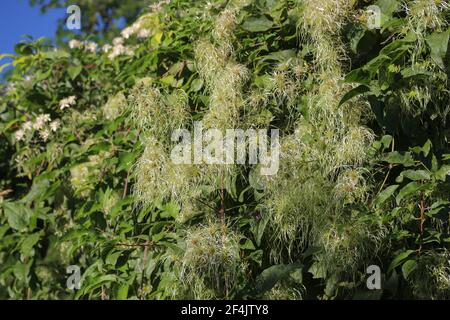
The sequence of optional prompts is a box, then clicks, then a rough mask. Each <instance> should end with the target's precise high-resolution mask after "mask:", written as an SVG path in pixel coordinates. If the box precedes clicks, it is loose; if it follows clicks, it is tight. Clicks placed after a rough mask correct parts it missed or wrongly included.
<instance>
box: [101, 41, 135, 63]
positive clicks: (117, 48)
mask: <svg viewBox="0 0 450 320" xmlns="http://www.w3.org/2000/svg"><path fill="white" fill-rule="evenodd" d="M102 50H103V52H105V53H109V55H108V58H109V59H110V60H114V59H115V58H116V57H118V56H122V55H127V56H130V57H132V56H133V55H134V50H133V49H132V48H131V47H127V46H125V45H124V38H122V37H117V38H114V40H113V45H112V46H111V45H109V44H106V45H104V46H103V48H102Z"/></svg>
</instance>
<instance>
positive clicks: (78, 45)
mask: <svg viewBox="0 0 450 320" xmlns="http://www.w3.org/2000/svg"><path fill="white" fill-rule="evenodd" d="M82 45H83V43H82V42H81V41H78V40H75V39H74V40H70V41H69V48H70V49H76V48H81V46H82Z"/></svg>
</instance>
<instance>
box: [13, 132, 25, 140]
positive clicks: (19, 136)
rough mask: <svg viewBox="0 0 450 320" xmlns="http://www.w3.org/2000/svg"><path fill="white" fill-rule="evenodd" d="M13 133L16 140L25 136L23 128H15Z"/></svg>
mask: <svg viewBox="0 0 450 320" xmlns="http://www.w3.org/2000/svg"><path fill="white" fill-rule="evenodd" d="M14 135H15V137H16V140H17V141H22V140H23V138H24V137H25V132H24V131H23V130H17V131H16V133H15V134H14Z"/></svg>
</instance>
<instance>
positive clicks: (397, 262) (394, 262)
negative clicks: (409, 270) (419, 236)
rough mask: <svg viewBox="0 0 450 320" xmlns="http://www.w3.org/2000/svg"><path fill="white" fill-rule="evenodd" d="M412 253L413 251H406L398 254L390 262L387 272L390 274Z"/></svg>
mask: <svg viewBox="0 0 450 320" xmlns="http://www.w3.org/2000/svg"><path fill="white" fill-rule="evenodd" d="M413 252H414V250H406V251H404V252H402V253H400V254H399V255H397V256H396V257H395V258H394V260H392V262H391V264H390V265H389V268H388V270H387V272H388V273H389V272H391V271H392V270H394V269H395V268H396V267H398V266H399V265H400V264H401V263H402V261H403V260H405V259H406V258H408V257H409V256H410V255H411V254H412V253H413Z"/></svg>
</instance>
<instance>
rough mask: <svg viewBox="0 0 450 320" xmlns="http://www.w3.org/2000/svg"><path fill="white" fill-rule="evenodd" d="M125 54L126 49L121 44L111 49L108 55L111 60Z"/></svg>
mask: <svg viewBox="0 0 450 320" xmlns="http://www.w3.org/2000/svg"><path fill="white" fill-rule="evenodd" d="M126 52H127V48H126V47H125V46H124V45H122V44H118V45H116V46H114V47H113V50H112V52H111V53H110V54H109V56H108V57H109V59H111V60H113V59H114V58H115V57H117V56H120V55H123V54H126Z"/></svg>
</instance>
